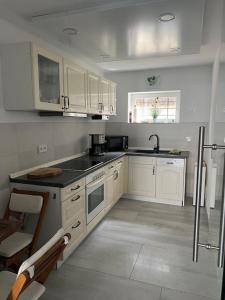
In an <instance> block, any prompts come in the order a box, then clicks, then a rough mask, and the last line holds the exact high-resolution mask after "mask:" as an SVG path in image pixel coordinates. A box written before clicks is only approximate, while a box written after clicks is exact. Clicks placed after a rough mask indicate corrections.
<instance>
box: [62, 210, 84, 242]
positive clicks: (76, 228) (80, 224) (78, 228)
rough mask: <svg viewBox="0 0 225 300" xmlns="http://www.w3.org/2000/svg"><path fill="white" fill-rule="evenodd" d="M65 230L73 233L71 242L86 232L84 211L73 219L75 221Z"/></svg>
mask: <svg viewBox="0 0 225 300" xmlns="http://www.w3.org/2000/svg"><path fill="white" fill-rule="evenodd" d="M65 232H66V233H67V232H68V233H70V234H71V244H72V243H74V242H75V241H76V240H77V239H79V237H80V236H81V235H83V234H85V232H86V219H85V214H84V212H83V213H81V214H80V215H79V216H77V217H75V218H74V219H73V223H72V224H71V225H70V226H69V227H67V228H66V229H65Z"/></svg>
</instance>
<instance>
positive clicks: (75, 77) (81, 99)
mask: <svg viewBox="0 0 225 300" xmlns="http://www.w3.org/2000/svg"><path fill="white" fill-rule="evenodd" d="M64 94H65V96H66V97H67V98H66V99H65V100H67V101H68V103H67V105H68V109H67V111H68V112H80V113H87V112H88V101H87V71H86V70H85V69H83V68H82V67H80V66H78V65H75V64H73V63H72V62H69V61H66V60H65V61H64Z"/></svg>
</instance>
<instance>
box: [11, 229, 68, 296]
mask: <svg viewBox="0 0 225 300" xmlns="http://www.w3.org/2000/svg"><path fill="white" fill-rule="evenodd" d="M70 238H71V236H70V234H68V233H67V234H65V235H64V231H63V229H60V230H59V231H58V232H57V233H56V234H55V235H54V236H53V237H52V238H51V239H50V240H49V241H48V242H47V243H46V244H45V245H44V246H43V247H42V248H40V249H39V250H38V251H37V252H36V253H35V254H33V255H32V256H31V257H30V258H28V259H27V260H26V261H24V262H23V263H22V265H21V266H20V268H19V271H18V274H17V279H16V281H15V283H14V284H13V286H12V288H11V291H10V293H9V296H8V298H7V300H16V299H18V297H19V295H20V294H21V293H22V292H23V290H24V289H26V288H27V287H28V286H29V285H30V284H31V283H32V282H33V281H37V282H39V283H41V284H43V283H44V282H45V281H46V279H47V277H48V275H49V273H50V272H51V271H52V269H53V268H54V266H55V264H56V262H57V261H58V259H59V258H60V256H61V254H62V252H63V250H64V249H65V247H66V246H67V244H68V242H69V240H70Z"/></svg>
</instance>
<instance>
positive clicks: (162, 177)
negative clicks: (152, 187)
mask: <svg viewBox="0 0 225 300" xmlns="http://www.w3.org/2000/svg"><path fill="white" fill-rule="evenodd" d="M156 173H157V175H156V198H158V199H165V200H170V201H178V202H182V201H183V196H184V175H185V173H184V160H183V159H172V160H171V159H167V158H161V159H160V158H158V159H157V171H156Z"/></svg>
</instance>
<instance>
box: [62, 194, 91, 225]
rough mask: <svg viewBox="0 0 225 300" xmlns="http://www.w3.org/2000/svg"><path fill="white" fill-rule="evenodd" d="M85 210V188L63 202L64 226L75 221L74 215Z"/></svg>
mask: <svg viewBox="0 0 225 300" xmlns="http://www.w3.org/2000/svg"><path fill="white" fill-rule="evenodd" d="M81 211H82V212H84V211H85V189H83V190H81V191H80V192H78V193H76V194H75V195H73V196H72V197H70V198H68V199H67V200H66V201H63V202H62V225H63V227H64V228H66V227H68V226H69V225H70V224H72V223H73V219H74V217H76V216H77V215H78V214H79V213H80V212H81Z"/></svg>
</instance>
